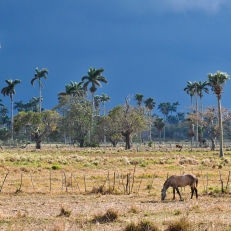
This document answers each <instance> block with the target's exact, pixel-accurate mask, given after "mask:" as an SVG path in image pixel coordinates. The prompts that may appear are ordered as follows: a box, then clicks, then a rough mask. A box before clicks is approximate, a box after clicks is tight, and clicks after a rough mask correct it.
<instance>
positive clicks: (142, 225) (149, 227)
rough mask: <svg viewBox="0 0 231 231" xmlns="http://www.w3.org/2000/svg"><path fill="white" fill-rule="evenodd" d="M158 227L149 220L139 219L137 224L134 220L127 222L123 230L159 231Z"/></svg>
mask: <svg viewBox="0 0 231 231" xmlns="http://www.w3.org/2000/svg"><path fill="white" fill-rule="evenodd" d="M159 230H160V229H159V228H158V227H157V226H156V225H155V224H153V222H151V221H147V220H145V221H140V222H139V223H138V224H137V225H136V224H135V223H134V222H131V223H130V224H128V225H127V226H126V227H125V229H124V231H159Z"/></svg>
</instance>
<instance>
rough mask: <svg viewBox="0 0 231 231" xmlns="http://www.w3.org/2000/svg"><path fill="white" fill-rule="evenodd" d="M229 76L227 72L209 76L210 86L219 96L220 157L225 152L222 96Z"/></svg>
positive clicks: (218, 72)
mask: <svg viewBox="0 0 231 231" xmlns="http://www.w3.org/2000/svg"><path fill="white" fill-rule="evenodd" d="M229 78H230V77H229V75H228V74H227V73H225V72H221V71H217V72H216V73H214V74H211V73H210V74H208V84H209V86H210V87H211V88H212V91H213V92H214V94H215V95H216V96H217V101H218V113H219V132H220V157H224V152H223V127H222V115H221V95H222V92H223V88H224V85H225V83H226V81H227V80H228V79H229Z"/></svg>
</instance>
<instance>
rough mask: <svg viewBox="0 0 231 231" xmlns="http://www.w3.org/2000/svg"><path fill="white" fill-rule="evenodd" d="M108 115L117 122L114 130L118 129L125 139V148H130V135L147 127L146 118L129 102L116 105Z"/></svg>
mask: <svg viewBox="0 0 231 231" xmlns="http://www.w3.org/2000/svg"><path fill="white" fill-rule="evenodd" d="M108 117H110V118H111V119H113V121H114V123H115V124H117V126H115V127H116V131H119V132H120V134H121V135H122V137H124V139H125V149H130V148H131V137H132V136H133V135H135V134H139V133H140V132H141V131H144V130H145V129H146V128H147V120H146V117H145V116H144V114H143V113H142V112H141V111H140V110H138V109H137V108H135V107H133V106H132V105H130V104H129V102H128V100H127V101H126V103H125V105H124V106H122V105H118V106H116V107H114V108H113V109H112V110H111V111H109V113H108Z"/></svg>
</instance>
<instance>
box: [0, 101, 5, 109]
mask: <svg viewBox="0 0 231 231" xmlns="http://www.w3.org/2000/svg"><path fill="white" fill-rule="evenodd" d="M3 106H4V104H2V99H0V107H3Z"/></svg>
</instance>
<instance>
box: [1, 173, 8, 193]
mask: <svg viewBox="0 0 231 231" xmlns="http://www.w3.org/2000/svg"><path fill="white" fill-rule="evenodd" d="M8 174H9V172H8V173H7V174H6V175H5V178H4V180H3V182H2V186H1V188H0V192H2V189H3V185H4V183H5V180H6V178H7V176H8Z"/></svg>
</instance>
